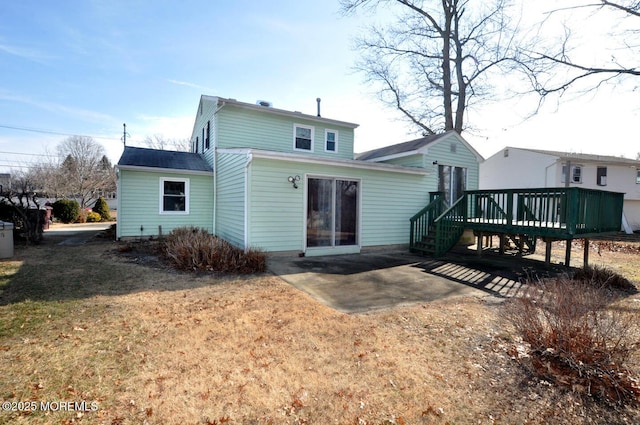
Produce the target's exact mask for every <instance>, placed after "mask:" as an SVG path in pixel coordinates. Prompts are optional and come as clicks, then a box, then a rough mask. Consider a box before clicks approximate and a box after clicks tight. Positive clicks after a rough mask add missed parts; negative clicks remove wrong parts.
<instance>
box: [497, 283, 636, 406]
mask: <svg viewBox="0 0 640 425" xmlns="http://www.w3.org/2000/svg"><path fill="white" fill-rule="evenodd" d="M615 299H616V295H615V294H614V293H613V292H612V291H610V290H608V289H606V288H604V287H603V286H602V285H599V286H598V285H594V284H593V282H585V281H580V280H571V279H569V278H567V277H559V278H556V279H550V280H545V281H539V282H530V284H529V285H527V286H526V287H525V289H524V291H523V293H522V294H521V295H520V296H518V297H516V298H514V299H512V300H510V301H509V302H508V303H507V304H506V305H505V310H504V312H505V317H506V319H507V320H508V321H509V322H511V323H512V324H513V325H514V326H515V328H516V330H517V331H518V332H519V333H520V335H521V336H522V339H523V340H524V342H525V343H527V344H528V346H529V357H528V359H529V360H530V363H529V365H530V366H531V368H532V369H533V371H534V372H535V373H536V374H537V375H538V376H539V377H540V378H542V379H544V380H546V381H549V382H553V383H556V384H558V385H560V386H564V387H567V388H570V389H571V390H572V391H575V392H578V393H581V394H584V395H586V396H590V397H593V398H595V399H597V400H599V401H603V402H605V403H608V404H616V405H623V404H631V403H635V402H637V400H638V396H640V387H639V386H638V380H637V374H636V373H635V372H634V371H632V370H630V368H629V367H628V364H629V361H630V359H631V355H632V354H633V352H634V351H635V350H636V349H637V348H638V343H637V342H636V341H634V340H632V338H633V329H632V327H633V325H634V323H635V322H636V320H637V318H635V317H632V313H630V312H628V311H624V310H622V309H617V308H615V307H614V306H612V305H611V302H612V301H613V300H615Z"/></svg>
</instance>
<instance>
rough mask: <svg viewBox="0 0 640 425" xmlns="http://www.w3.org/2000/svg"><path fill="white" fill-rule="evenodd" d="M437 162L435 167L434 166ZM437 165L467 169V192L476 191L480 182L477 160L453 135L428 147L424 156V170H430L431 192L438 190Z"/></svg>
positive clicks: (429, 183)
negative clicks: (453, 150) (453, 148)
mask: <svg viewBox="0 0 640 425" xmlns="http://www.w3.org/2000/svg"><path fill="white" fill-rule="evenodd" d="M452 145H455V152H452V151H451V146H452ZM434 161H437V165H434V164H433V163H434ZM438 165H450V166H455V167H463V168H466V169H467V185H466V187H467V190H476V189H478V185H479V181H480V168H479V163H478V158H477V157H476V155H475V153H474V152H472V151H471V150H469V149H468V148H467V146H466V145H465V144H464V143H462V141H461V140H460V139H459V138H458V136H457V135H456V134H455V133H450V134H449V135H448V136H446V137H444V138H442V139H440V140H438V141H437V142H436V143H434V144H433V145H430V146H429V147H428V152H427V153H426V154H425V168H427V169H429V168H431V170H432V173H431V174H430V176H429V177H430V178H429V182H428V185H429V186H430V187H433V189H432V190H438Z"/></svg>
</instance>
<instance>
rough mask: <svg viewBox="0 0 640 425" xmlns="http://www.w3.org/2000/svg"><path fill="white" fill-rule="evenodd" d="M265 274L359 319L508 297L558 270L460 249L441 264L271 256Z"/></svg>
mask: <svg viewBox="0 0 640 425" xmlns="http://www.w3.org/2000/svg"><path fill="white" fill-rule="evenodd" d="M268 268H269V270H270V271H271V272H272V273H274V274H276V275H278V276H279V277H280V278H282V279H283V280H285V281H286V282H288V283H289V284H291V285H292V286H294V287H296V288H298V289H300V290H301V291H304V292H306V293H307V294H309V295H311V296H312V297H313V298H315V299H316V300H318V301H319V302H322V303H324V304H326V305H328V306H330V307H332V308H334V309H335V310H338V311H342V312H345V313H363V312H368V311H375V310H379V309H385V308H391V307H395V306H398V305H402V304H410V303H423V302H431V301H436V300H442V299H445V298H450V297H458V296H478V297H487V296H490V297H494V298H496V299H499V298H505V297H510V296H513V295H514V294H516V293H517V292H518V290H519V289H520V287H521V285H522V281H523V280H525V279H526V278H527V277H528V276H540V275H549V274H553V273H558V272H561V270H555V269H549V268H547V267H546V266H545V264H544V263H542V262H540V261H535V260H528V259H526V258H520V257H515V256H499V255H497V254H495V253H491V252H487V253H485V254H484V255H483V256H482V257H478V256H477V255H475V251H472V250H469V249H466V248H464V247H459V248H456V249H454V250H453V251H452V252H450V253H449V254H447V256H446V257H443V258H438V259H434V258H429V257H423V256H418V255H414V254H411V253H409V252H408V251H390V252H387V251H384V252H379V251H374V252H367V253H361V254H353V255H339V256H321V257H293V256H291V257H288V256H273V257H270V258H269V260H268Z"/></svg>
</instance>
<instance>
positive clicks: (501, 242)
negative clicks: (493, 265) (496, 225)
mask: <svg viewBox="0 0 640 425" xmlns="http://www.w3.org/2000/svg"><path fill="white" fill-rule="evenodd" d="M505 242H506V240H505V235H504V233H500V255H504V244H505Z"/></svg>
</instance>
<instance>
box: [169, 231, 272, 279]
mask: <svg viewBox="0 0 640 425" xmlns="http://www.w3.org/2000/svg"><path fill="white" fill-rule="evenodd" d="M163 253H164V255H165V256H166V257H167V258H168V259H169V260H170V261H171V263H172V264H173V265H174V266H175V267H176V268H178V269H181V270H194V271H214V272H223V273H242V274H247V273H262V272H264V271H265V270H266V268H267V261H266V255H265V254H264V253H263V252H261V251H259V250H256V249H249V250H247V251H246V252H245V251H243V250H241V249H239V248H236V247H234V246H233V245H231V244H230V243H229V242H227V241H225V240H223V239H220V238H218V237H216V236H213V235H211V234H209V232H207V231H206V230H205V229H202V228H198V227H180V228H177V229H174V230H173V231H172V232H171V233H170V234H169V235H168V236H167V239H166V241H165V242H164V249H163Z"/></svg>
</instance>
